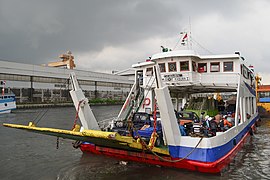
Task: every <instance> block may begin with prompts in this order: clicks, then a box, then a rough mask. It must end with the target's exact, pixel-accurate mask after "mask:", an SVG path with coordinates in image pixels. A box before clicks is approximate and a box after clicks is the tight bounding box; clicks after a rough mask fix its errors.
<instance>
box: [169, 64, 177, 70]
mask: <svg viewBox="0 0 270 180" xmlns="http://www.w3.org/2000/svg"><path fill="white" fill-rule="evenodd" d="M168 65H169V72H175V71H176V70H177V69H176V62H169V63H168Z"/></svg>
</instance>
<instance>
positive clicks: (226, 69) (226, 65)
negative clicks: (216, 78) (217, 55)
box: [223, 61, 233, 72]
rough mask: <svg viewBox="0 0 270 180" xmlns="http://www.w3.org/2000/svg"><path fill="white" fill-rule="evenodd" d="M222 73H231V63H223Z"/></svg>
mask: <svg viewBox="0 0 270 180" xmlns="http://www.w3.org/2000/svg"><path fill="white" fill-rule="evenodd" d="M223 71H224V72H230V71H233V62H232V61H231V62H224V63H223Z"/></svg>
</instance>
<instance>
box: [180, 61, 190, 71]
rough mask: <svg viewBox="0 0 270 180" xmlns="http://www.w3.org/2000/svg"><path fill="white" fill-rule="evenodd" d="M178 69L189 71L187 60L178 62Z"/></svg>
mask: <svg viewBox="0 0 270 180" xmlns="http://www.w3.org/2000/svg"><path fill="white" fill-rule="evenodd" d="M180 71H189V62H188V61H183V62H180Z"/></svg>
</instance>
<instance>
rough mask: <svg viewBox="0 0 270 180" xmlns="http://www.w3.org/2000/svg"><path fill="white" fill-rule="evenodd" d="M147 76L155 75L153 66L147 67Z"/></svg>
mask: <svg viewBox="0 0 270 180" xmlns="http://www.w3.org/2000/svg"><path fill="white" fill-rule="evenodd" d="M145 75H146V76H153V68H152V67H151V68H147V69H146V73H145Z"/></svg>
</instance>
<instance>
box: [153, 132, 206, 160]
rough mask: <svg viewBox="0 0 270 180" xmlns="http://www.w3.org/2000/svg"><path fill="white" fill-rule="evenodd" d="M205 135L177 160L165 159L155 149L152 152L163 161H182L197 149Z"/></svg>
mask: <svg viewBox="0 0 270 180" xmlns="http://www.w3.org/2000/svg"><path fill="white" fill-rule="evenodd" d="M202 139H203V137H201V139H200V140H199V142H198V143H197V145H196V146H195V147H194V148H193V149H192V150H191V151H190V152H189V153H188V154H187V155H186V156H185V157H183V158H181V159H177V160H169V159H165V158H163V157H162V156H159V155H158V154H157V153H155V152H154V151H152V150H151V149H150V151H151V153H153V154H154V155H155V156H156V157H158V158H159V159H161V160H163V161H166V162H171V163H176V162H180V161H183V160H184V159H186V158H188V157H189V156H190V155H191V154H192V153H193V152H194V151H195V149H196V148H197V147H198V146H199V144H200V143H201V141H202Z"/></svg>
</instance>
